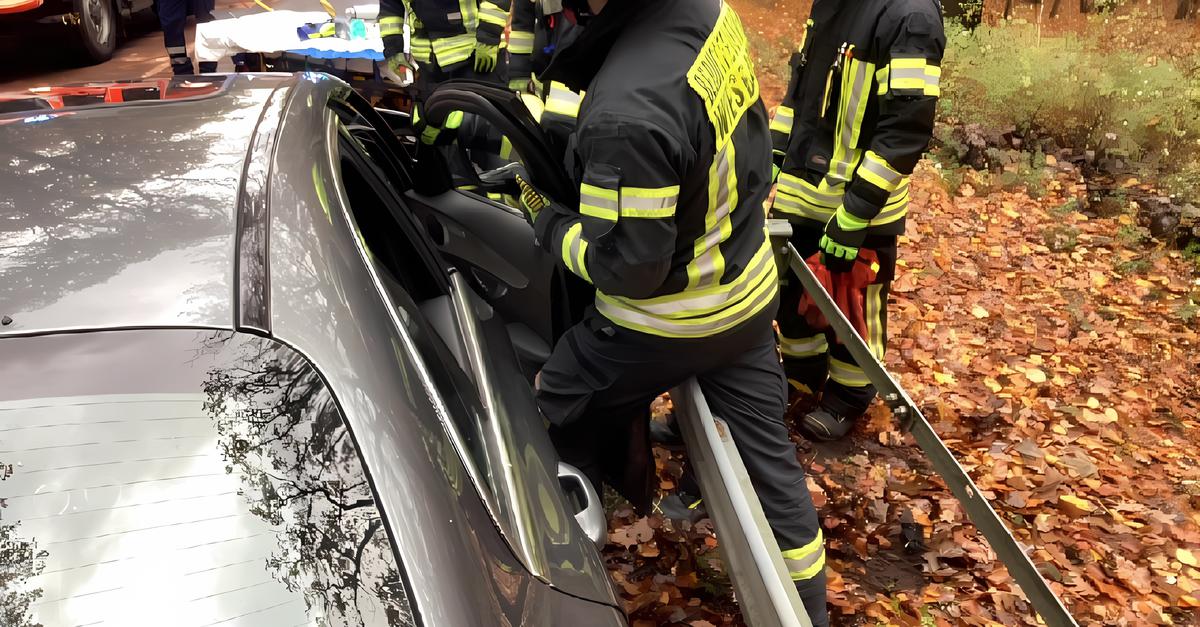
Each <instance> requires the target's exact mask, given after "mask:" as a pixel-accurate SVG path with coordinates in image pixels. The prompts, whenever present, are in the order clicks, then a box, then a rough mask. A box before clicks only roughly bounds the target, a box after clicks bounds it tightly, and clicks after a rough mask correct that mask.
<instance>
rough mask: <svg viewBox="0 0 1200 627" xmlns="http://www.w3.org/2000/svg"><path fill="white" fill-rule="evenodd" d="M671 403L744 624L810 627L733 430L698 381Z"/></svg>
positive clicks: (678, 391) (687, 385) (681, 389)
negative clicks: (716, 412)
mask: <svg viewBox="0 0 1200 627" xmlns="http://www.w3.org/2000/svg"><path fill="white" fill-rule="evenodd" d="M671 399H672V400H673V401H674V403H675V419H676V420H677V421H678V423H679V430H680V431H681V432H682V433H683V441H684V443H685V444H686V445H687V454H688V461H689V463H690V464H689V465H690V466H691V468H692V469H693V470H694V471H695V473H696V479H697V480H698V481H699V482H700V491H701V492H702V493H703V494H704V504H705V507H706V508H707V509H708V513H709V516H711V517H712V521H713V525H714V526H715V527H716V531H717V535H718V536H719V537H720V538H721V557H722V558H723V559H724V561H725V565H726V567H727V568H728V569H729V578H730V580H732V581H733V589H734V592H736V593H737V600H738V605H739V606H740V607H741V610H742V618H743V619H745V621H746V624H747V625H750V627H812V622H810V621H809V620H808V614H807V613H806V612H805V611H804V604H803V603H802V602H801V601H800V595H799V594H797V593H796V586H795V584H793V583H792V579H791V577H790V576H789V575H788V572H787V567H786V566H784V563H783V555H782V554H781V553H780V551H779V545H778V544H777V543H776V542H775V536H774V534H772V533H771V527H770V525H769V524H768V523H767V517H766V515H765V514H763V509H762V505H761V504H760V503H759V501H758V496H757V495H756V494H755V492H754V486H752V485H751V484H750V476H749V475H748V474H747V473H746V467H745V466H744V465H742V458H741V457H740V456H739V455H738V452H737V447H736V446H735V445H734V442H733V437H732V435H731V434H730V433H729V428H728V427H726V425H725V422H724V421H722V420H721V419H720V418H719V417H715V416H713V415H712V412H711V411H710V410H709V408H708V403H707V401H705V400H704V394H703V393H702V392H701V391H700V385H699V384H698V383H696V380H695V379H688V380H687V381H686V382H684V383H683V385H681V386H679V387H678V388H675V389H674V390H671Z"/></svg>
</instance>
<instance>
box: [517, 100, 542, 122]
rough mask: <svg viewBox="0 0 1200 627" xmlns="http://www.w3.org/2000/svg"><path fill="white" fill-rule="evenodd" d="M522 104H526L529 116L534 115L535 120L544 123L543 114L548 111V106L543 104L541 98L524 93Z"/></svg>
mask: <svg viewBox="0 0 1200 627" xmlns="http://www.w3.org/2000/svg"><path fill="white" fill-rule="evenodd" d="M521 102H522V103H524V104H525V108H526V109H529V115H532V116H533V119H534V120H536V121H538V122H541V121H542V114H543V113H544V112H545V111H546V104H545V103H543V102H542V99H541V98H538V97H537V96H535V95H533V94H528V93H522V94H521Z"/></svg>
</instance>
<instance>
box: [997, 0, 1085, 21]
mask: <svg viewBox="0 0 1200 627" xmlns="http://www.w3.org/2000/svg"><path fill="white" fill-rule="evenodd" d="M1083 1H1084V0H1080V2H1083ZM1012 13H1013V0H1004V19H1006V20H1011V19H1012Z"/></svg>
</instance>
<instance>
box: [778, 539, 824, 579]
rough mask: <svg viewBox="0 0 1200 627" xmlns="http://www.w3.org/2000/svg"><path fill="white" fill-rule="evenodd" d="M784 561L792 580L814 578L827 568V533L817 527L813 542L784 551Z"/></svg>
mask: <svg viewBox="0 0 1200 627" xmlns="http://www.w3.org/2000/svg"><path fill="white" fill-rule="evenodd" d="M783 562H784V564H786V565H787V567H788V572H789V573H790V574H791V576H792V581H804V580H806V579H812V578H813V577H816V576H817V575H818V574H820V572H821V570H822V569H824V568H825V534H824V533H822V532H821V530H820V529H819V528H818V529H817V537H815V538H813V540H812V542H809V543H808V544H806V545H804V546H802V547H800V548H798V549H791V550H790V551H783Z"/></svg>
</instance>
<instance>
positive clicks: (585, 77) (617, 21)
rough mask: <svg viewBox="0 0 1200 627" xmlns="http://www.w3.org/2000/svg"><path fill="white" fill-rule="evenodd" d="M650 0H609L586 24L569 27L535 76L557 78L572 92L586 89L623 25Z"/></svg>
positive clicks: (543, 79) (547, 79)
mask: <svg viewBox="0 0 1200 627" xmlns="http://www.w3.org/2000/svg"><path fill="white" fill-rule="evenodd" d="M654 2H655V0H609V2H608V4H607V5H606V6H605V7H604V10H603V11H601V12H600V14H599V15H597V16H595V17H594V18H592V20H591V21H590V22H588V24H587V26H585V27H582V28H572V29H570V31H569V32H568V33H567V34H566V35H565V37H564V40H563V41H561V42H559V45H558V48H557V49H556V50H555V52H554V57H553V58H552V59H551V60H550V64H549V65H548V66H547V67H546V70H545V71H544V72H542V75H541V76H540V77H538V78H539V79H540V80H541V81H543V82H546V81H559V82H561V83H563V84H564V85H566V86H567V87H570V88H571V89H573V90H575V91H583V90H585V89H587V86H588V85H589V84H591V82H592V79H593V78H595V76H596V74H597V73H598V72H599V71H600V68H601V67H603V66H604V61H605V59H606V58H607V57H608V53H609V51H610V50H612V47H613V44H615V43H616V41H617V39H618V38H619V37H620V36H621V33H622V32H623V31H624V30H625V27H626V26H628V24H629V23H630V21H632V20H634V19H636V18H637V15H638V14H639V13H641V12H642V11H643V10H645V8H646V7H647V6H649V5H653V4H654Z"/></svg>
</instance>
